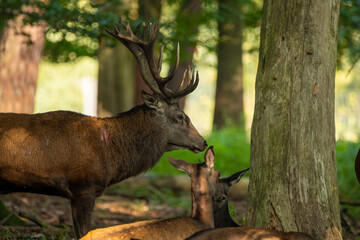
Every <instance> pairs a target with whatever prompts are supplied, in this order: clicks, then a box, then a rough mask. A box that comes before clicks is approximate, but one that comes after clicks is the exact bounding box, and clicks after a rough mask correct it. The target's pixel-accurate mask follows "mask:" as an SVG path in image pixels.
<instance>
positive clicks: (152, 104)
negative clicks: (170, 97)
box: [141, 91, 165, 111]
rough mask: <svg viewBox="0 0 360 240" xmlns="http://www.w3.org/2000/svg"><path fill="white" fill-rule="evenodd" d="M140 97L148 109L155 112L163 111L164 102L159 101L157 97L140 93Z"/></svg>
mask: <svg viewBox="0 0 360 240" xmlns="http://www.w3.org/2000/svg"><path fill="white" fill-rule="evenodd" d="M141 97H142V99H143V101H144V103H145V105H146V106H148V107H149V108H152V109H155V110H157V111H164V104H165V102H164V101H163V100H162V99H160V98H159V97H158V96H156V95H152V94H149V93H146V92H145V91H142V92H141Z"/></svg>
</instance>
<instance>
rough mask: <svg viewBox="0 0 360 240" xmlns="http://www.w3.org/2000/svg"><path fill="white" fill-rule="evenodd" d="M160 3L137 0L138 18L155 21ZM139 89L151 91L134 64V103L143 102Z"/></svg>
mask: <svg viewBox="0 0 360 240" xmlns="http://www.w3.org/2000/svg"><path fill="white" fill-rule="evenodd" d="M161 10H162V4H161V1H160V0H139V11H138V13H139V18H140V19H141V20H142V21H143V22H147V21H157V20H160V17H161ZM141 91H146V92H151V90H150V88H149V87H148V86H147V85H146V84H145V82H144V80H143V79H142V77H141V74H140V69H139V66H138V65H137V64H136V79H135V105H140V104H143V100H142V97H141Z"/></svg>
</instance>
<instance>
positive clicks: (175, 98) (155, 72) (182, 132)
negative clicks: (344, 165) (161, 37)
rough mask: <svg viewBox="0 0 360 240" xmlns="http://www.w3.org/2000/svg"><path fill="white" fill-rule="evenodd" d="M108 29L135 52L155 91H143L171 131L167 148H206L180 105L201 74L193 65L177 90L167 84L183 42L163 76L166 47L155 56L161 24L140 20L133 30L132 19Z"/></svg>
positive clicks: (177, 60)
mask: <svg viewBox="0 0 360 240" xmlns="http://www.w3.org/2000/svg"><path fill="white" fill-rule="evenodd" d="M105 30H106V32H108V33H109V34H110V35H112V36H114V37H115V38H116V39H118V40H119V41H120V42H121V43H123V44H124V45H125V46H126V47H127V48H128V49H129V50H130V51H131V52H132V53H133V54H134V56H135V58H136V60H137V62H138V64H139V68H140V73H141V76H142V78H143V80H144V82H145V83H146V84H147V85H148V86H149V88H150V89H151V90H152V91H153V93H152V94H149V93H146V92H144V91H143V92H142V98H143V101H144V104H145V105H146V106H147V107H149V108H150V109H152V110H153V113H154V114H155V117H156V119H157V120H158V121H159V124H161V126H162V127H163V128H164V129H163V130H164V133H165V132H166V133H168V134H167V138H168V149H167V150H168V151H169V150H175V149H185V148H186V149H189V150H191V151H193V152H196V153H197V152H201V151H204V150H205V149H206V147H207V143H206V141H205V140H204V139H203V137H201V135H200V134H199V133H198V131H197V130H196V129H195V127H194V126H193V125H192V123H191V121H190V119H189V117H188V116H187V115H186V114H185V113H184V112H183V111H182V110H181V109H180V107H179V104H178V103H179V99H180V98H182V97H184V96H186V95H187V94H189V93H191V92H192V91H194V90H195V88H196V87H197V85H198V83H199V74H198V73H197V72H196V78H195V72H194V71H192V73H191V70H190V67H189V68H188V69H187V70H186V71H185V72H184V75H183V79H182V81H181V84H180V85H179V87H178V89H177V90H175V91H172V90H171V89H169V88H167V87H166V84H167V83H168V82H169V81H171V80H172V79H173V78H174V76H175V73H176V71H177V68H178V65H179V44H178V48H177V57H176V63H175V66H174V67H173V70H172V71H171V73H170V74H169V75H168V76H167V77H161V76H160V71H161V67H162V52H163V49H164V46H162V47H161V51H160V54H159V59H158V61H157V62H155V59H154V43H155V39H156V36H157V33H158V32H159V23H150V22H149V23H148V24H144V23H140V24H138V25H137V26H136V27H135V30H134V31H133V30H132V29H131V27H130V23H129V22H127V23H126V24H125V23H124V22H122V21H121V20H120V22H119V24H118V25H117V26H115V29H114V31H110V30H108V29H105Z"/></svg>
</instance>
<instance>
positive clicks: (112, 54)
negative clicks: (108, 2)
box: [97, 0, 136, 116]
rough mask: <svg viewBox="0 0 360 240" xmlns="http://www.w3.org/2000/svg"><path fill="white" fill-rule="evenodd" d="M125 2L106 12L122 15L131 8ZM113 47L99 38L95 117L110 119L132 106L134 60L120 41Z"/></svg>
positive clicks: (133, 100) (129, 3) (133, 101)
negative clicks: (96, 108)
mask: <svg viewBox="0 0 360 240" xmlns="http://www.w3.org/2000/svg"><path fill="white" fill-rule="evenodd" d="M131 4H132V3H131V1H129V0H127V1H125V2H124V3H123V4H122V5H119V6H111V7H109V9H106V11H113V12H115V14H119V13H120V14H121V13H122V12H124V11H125V9H130V8H131V7H132V5H131ZM115 44H116V46H115V47H109V46H106V40H105V37H104V36H102V37H101V39H100V46H99V51H98V58H99V77H98V79H99V82H98V111H97V112H98V115H99V116H111V115H115V114H118V113H120V112H124V111H127V110H130V109H131V108H132V107H133V106H134V103H135V81H134V79H135V74H136V72H135V66H136V65H135V64H136V62H135V59H134V57H133V55H132V54H131V52H130V51H129V50H128V49H127V48H126V47H125V46H124V45H123V44H121V43H120V42H118V41H117V42H116V43H115Z"/></svg>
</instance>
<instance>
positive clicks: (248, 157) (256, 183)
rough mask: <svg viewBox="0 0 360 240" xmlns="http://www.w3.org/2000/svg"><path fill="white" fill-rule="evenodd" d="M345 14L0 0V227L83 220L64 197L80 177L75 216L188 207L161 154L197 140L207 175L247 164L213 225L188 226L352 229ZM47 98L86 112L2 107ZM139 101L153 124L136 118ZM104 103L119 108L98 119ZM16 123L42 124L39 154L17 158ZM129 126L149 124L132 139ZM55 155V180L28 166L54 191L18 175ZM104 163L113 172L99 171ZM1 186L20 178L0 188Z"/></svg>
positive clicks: (102, 221)
mask: <svg viewBox="0 0 360 240" xmlns="http://www.w3.org/2000/svg"><path fill="white" fill-rule="evenodd" d="M324 6H325V7H324ZM359 16H360V5H359V1H356V0H344V1H339V0H328V1H326V2H323V1H319V0H316V1H310V2H308V3H298V4H295V3H292V2H288V1H285V0H284V1H277V2H276V3H275V2H274V1H268V0H264V1H260V0H245V1H240V0H164V1H159V0H149V1H147V0H139V1H130V0H109V1H103V0H82V1H75V0H67V1H65V0H31V1H24V0H16V1H1V3H0V193H2V194H1V195H0V239H76V238H80V237H82V236H84V235H85V234H86V233H87V231H88V229H86V227H87V220H84V221H82V220H75V222H76V223H75V225H76V224H77V225H78V227H75V230H74V222H73V216H77V217H78V218H80V219H81V218H82V217H81V216H83V215H81V214H79V213H78V214H76V213H74V212H76V211H74V209H76V208H75V207H74V206H78V208H77V209H82V208H81V205H87V204H88V202H86V201H85V200H81V201H79V203H77V205H76V204H74V203H73V202H74V201H73V200H72V199H73V196H74V195H76V194H77V193H78V192H80V190H79V189H80V187H79V186H80V185H81V186H90V185H92V186H94V187H93V188H91V189H96V190H94V191H95V192H96V194H95V193H94V194H93V193H91V194H93V196H94V197H93V198H94V199H95V197H96V200H95V205H94V211H93V213H92V215H91V229H99V228H107V227H111V226H116V225H121V224H127V223H134V222H138V221H143V220H154V219H156V220H159V219H167V218H176V217H184V216H192V214H193V213H192V208H193V207H194V202H193V203H192V200H193V201H194V199H192V196H193V195H194V194H192V190H191V188H190V186H191V182H190V178H189V176H190V175H191V174H189V173H188V175H189V176H186V175H185V174H184V173H182V172H181V171H179V170H178V169H176V168H175V167H173V166H172V165H171V164H170V163H169V161H168V157H169V156H171V157H173V158H176V159H182V160H186V161H188V162H190V163H193V164H194V165H196V164H198V163H199V161H204V160H203V159H205V160H206V154H205V149H206V146H213V150H214V153H215V155H216V161H215V167H214V169H216V170H218V171H219V172H220V173H221V178H224V177H229V176H233V175H232V174H234V173H236V172H239V171H241V170H244V169H247V168H249V167H250V170H249V171H248V173H246V174H245V175H244V176H242V178H241V180H239V179H240V178H239V179H237V180H236V183H235V181H233V182H232V183H231V186H230V187H231V190H230V192H229V194H228V195H227V196H225V197H224V199H223V200H224V202H226V203H227V202H228V205H229V206H228V207H227V204H226V209H227V208H228V209H229V210H228V211H226V214H225V216H226V218H225V217H224V216H222V217H219V216H218V215H216V214H215V212H216V211H215V210H214V219H213V218H211V219H212V220H214V223H213V226H212V227H215V228H216V229H217V230H218V229H220V230H219V232H215V231H214V232H211V231H209V232H206V231H205V234H204V235H200V239H216V236H225V235H224V232H222V231H223V230H221V228H220V227H229V226H232V227H235V228H236V230H235V231H234V232H235V233H234V234H235V235H236V236H238V237H239V236H243V237H244V238H239V239H261V236H266V234H270V235H268V236H272V237H274V239H285V237H287V236H286V235H283V232H302V233H306V234H309V235H310V236H311V237H312V238H314V239H351V240H352V239H360V217H359V216H360V183H359V182H358V180H357V178H356V173H355V159H356V156H357V153H358V150H359V148H360V144H359V142H360V141H359V137H360V127H359V126H360V125H359V122H360V120H359V117H360V115H359V113H360V95H359V93H360V79H359V76H360V74H359V73H360V64H359V59H360V41H359V39H360V38H359V36H360V18H359ZM119 20H122V22H121V23H119ZM143 23H144V24H143ZM115 26H117V27H116V28H115ZM157 26H158V29H157ZM132 32H134V34H133V35H132ZM109 33H110V34H109ZM153 36H154V37H156V38H154V39H152V37H153ZM147 42H150V44H148V43H147ZM152 44H153V45H152ZM162 45H163V47H162ZM178 46H179V47H178ZM178 48H179V50H178ZM139 49H140V50H139ZM129 50H130V51H129ZM152 53H154V56H152ZM160 56H161V57H160ZM159 57H160V58H162V60H161V61H159V62H158V58H159ZM177 62H178V64H176V63H177ZM176 66H177V67H176ZM172 73H174V74H172ZM168 76H170V77H168ZM167 79H169V81H168V82H166V81H167ZM197 79H198V80H197ZM144 91H145V93H144ZM159 96H160V97H159ZM138 105H142V107H135V106H138ZM164 106H166V107H164ZM177 106H179V107H177ZM134 107H135V108H134ZM132 108H134V109H132ZM130 109H132V110H131V111H130V112H129V113H126V112H127V111H129V110H130ZM57 110H65V111H73V112H77V113H82V114H84V115H88V116H94V117H96V118H90V117H89V118H88V117H85V118H84V119H83V120H81V122H76V121H75V120H71V121H70V120H69V119H70V118H71V119H75V118H79V119H80V118H81V117H82V115H77V114H72V113H71V114H69V115H66V113H64V115H62V116H64V119H61V120H60V119H59V118H57V117H56V116H55V114H53V115H51V114H52V113H50V114H49V115H46V114H45V115H38V116H43V117H40V118H42V119H47V118H49V119H51V118H52V121H53V123H52V124H50V125H49V128H48V129H45V128H44V126H42V125H45V122H40V123H36V124H35V123H32V122H30V121H29V123H28V122H25V123H24V121H23V120H16V118H15V117H14V118H13V117H12V116H15V115H8V114H9V113H25V114H38V113H45V112H51V111H57ZM137 111H139V112H142V113H141V114H143V115H141V117H136V116H138V115H135V113H136V114H137ZM154 111H155V112H156V114H155V115H156V116H157V117H156V119H157V121H159V120H158V119H160V118H161V119H162V120H161V121H162V122H161V124H160V125H161V126H162V127H157V125H156V124H157V123H156V122H153V120H152V118H146V116H150V115H153V113H154ZM164 112H166V114H163V113H164ZM161 114H162V115H161ZM70 115H71V117H70ZM163 115H166V118H162V116H163ZM47 116H49V117H47ZM111 116H116V117H117V118H119V119H120V118H122V119H126V118H129V119H130V120H128V124H122V123H121V124H117V123H116V124H115V123H111V124H110V121H111V120H112V119H115V118H111ZM130 116H131V117H130ZM134 116H135V117H134ZM169 116H170V117H169ZM171 116H174V117H172V118H171ZM9 119H10V120H9ZM23 119H25V118H23ZM66 119H67V120H66ZM81 119H82V118H81ZM85 119H87V120H86V121H85ZM149 119H150V120H149ZM164 119H165V120H164ZM169 119H170V120H169ZM190 119H191V120H190ZM106 121H108V122H106ZM18 122H19V123H18ZM54 122H56V123H54ZM105 122H106V124H104V125H102V124H103V123H105ZM180 123H181V124H182V126H187V127H186V128H184V127H182V128H180V127H179V124H180ZM72 124H73V125H72ZM143 124H144V125H143ZM176 124H177V125H176ZM70 125H71V126H76V128H70V127H68V128H66V126H70ZM120 125H121V126H122V125H124V126H122V128H121V127H119V126H120ZM64 126H65V127H64ZM143 126H145V127H146V128H145V127H143ZM175 126H177V127H175ZM19 129H20V130H19ZM22 129H25V130H22ZM59 129H60V130H59ZM64 129H68V130H64ZM26 131H28V132H36V134H39V136H40V135H41V134H42V135H41V136H40V137H39V139H42V138H44V139H48V140H46V141H45V143H44V145H41V147H40V148H41V150H39V152H41V153H43V156H48V157H47V158H48V159H54V160H51V161H50V162H52V164H48V165H47V166H45V167H44V166H42V165H41V164H40V165H39V166H38V165H36V164H33V165H32V166H31V167H29V164H25V163H24V162H23V163H22V162H21V160H20V161H19V162H18V160H17V159H18V158H17V156H20V155H21V156H31V155H32V154H33V156H35V154H37V152H38V150H37V149H36V148H35V147H32V146H35V145H31V144H30V143H29V142H30V141H32V142H34V141H36V140H32V139H36V137H34V136H35V135H36V134H35V135H29V137H24V138H23V135H22V134H24V132H25V133H26ZM57 131H59V132H63V135H62V136H65V135H66V137H63V138H62V139H64V141H63V142H62V140H61V139H60V140H58V141H57V143H56V144H59V143H61V144H63V145H59V146H61V150H60V148H59V147H58V148H45V146H47V147H49V146H50V147H51V146H52V145H51V144H52V142H55V141H54V140H52V138H51V136H52V135H51V134H52V133H54V132H57ZM144 135H146V136H149V135H151V136H152V137H153V138H152V139H151V141H150V140H148V142H146V141H145V140H144V141H143V140H142V139H141V137H140V136H144ZM185 135H186V137H185ZM54 136H55V135H54ZM115 136H116V137H118V138H117V139H122V137H123V136H125V138H126V141H125V140H118V141H117V142H116V141H115V140H113V139H114V137H115ZM97 138H99V139H100V140H101V141H100V142H96V141H95V140H94V141H92V140H89V141H87V140H86V141H80V140H79V141H78V142H77V140H76V139H97ZM6 139H12V140H11V141H7V140H6ZM129 139H135V140H129ZM147 139H150V138H147ZM167 139H169V140H167ZM204 139H205V140H206V142H207V143H206V142H204ZM166 141H168V142H167V143H165V142H166ZM12 144H13V145H12ZM56 144H54V145H56ZM101 144H103V145H104V146H105V147H104V148H103V147H101V146H103V145H101ZM113 144H114V145H113ZM116 144H118V145H116ZM162 144H164V145H166V144H167V145H166V147H161V146H162ZM115 145H116V146H120V145H122V146H125V147H124V149H126V150H123V148H120V147H117V148H116V150H113V149H115V148H114V147H113V146H115ZM14 146H16V147H14ZM107 147H108V149H112V150H111V151H112V152H111V151H107V150H106V149H107ZM47 149H50V150H47ZM52 149H56V151H52ZM104 149H105V150H104ZM70 150H71V151H70ZM103 152H105V153H103ZM109 152H111V154H112V155H111V154H109ZM124 152H125V154H124ZM165 152H166V153H165ZM12 153H14V154H12ZM163 153H164V154H163ZM121 154H122V155H121ZM131 154H133V155H131ZM110 155H111V156H117V157H116V159H120V160H119V161H118V162H119V163H116V164H117V165H116V164H115V165H114V164H112V165H109V167H106V169H105V167H103V166H105V165H106V166H107V163H106V164H105V163H104V162H99V159H100V158H101V157H96V158H95V157H94V156H110ZM66 156H73V159H71V158H70V157H68V159H71V160H69V161H68V164H69V166H73V167H75V166H78V165H76V164H79V163H80V162H84V163H85V164H83V167H84V169H87V173H88V174H84V175H86V176H85V177H84V178H83V179H86V180H83V182H81V183H80V181H79V182H77V183H76V184H74V185H71V183H69V182H71V181H72V180H71V179H67V180H63V179H62V178H60V177H59V175H56V174H54V173H55V171H54V172H52V174H50V175H47V176H46V177H44V179H45V178H49V179H51V181H53V182H55V184H58V185H56V189H57V190H56V191H59V192H61V194H59V193H57V194H51V193H49V191H53V190H54V189H52V188H51V187H49V188H48V189H47V188H43V185H41V184H39V183H40V180H34V179H36V178H35V177H34V176H37V175H36V174H37V173H36V171H39V172H41V171H43V172H48V171H50V170H51V169H54V168H55V169H59V168H61V167H63V165H66V164H60V163H61V162H59V164H57V165H56V164H54V162H53V161H55V159H58V160H59V159H65V157H66ZM82 156H88V159H90V160H91V161H90V160H89V161H86V160H85V157H82ZM91 156H92V157H93V158H91ZM160 156H161V158H160ZM44 158H45V157H44ZM159 158H160V160H158V159H159ZM21 159H22V158H21ZM24 159H25V158H24ZM94 159H95V160H94ZM109 159H110V157H109ZM113 159H114V157H113ZM122 159H125V160H122ZM126 159H128V160H126ZM137 159H139V160H137ZM143 159H146V163H144V162H145V161H144V160H143ZM140 160H141V161H144V162H141V161H140ZM157 160H158V161H157ZM359 160H360V158H359ZM31 161H32V160H31ZM31 161H29V162H31ZM136 161H138V162H136ZM120 163H125V164H120ZM155 163H156V164H155ZM16 164H17V165H16ZM359 164H360V163H359ZM15 165H16V166H18V167H17V168H16V169H15V170H14V169H12V167H11V166H15ZM118 165H119V166H118ZM200 165H201V164H200ZM54 166H56V167H54ZM100 166H101V167H100ZM358 166H360V165H358ZM118 167H119V168H118ZM102 168H104V170H99V169H102ZM9 169H11V171H10V170H9ZM31 169H35V170H31ZM49 169H50V170H49ZM109 169H119V170H118V171H119V172H121V174H118V173H117V175H116V177H112V174H113V172H115V170H114V171H110V170H109ZM359 169H360V168H359ZM180 170H182V169H180ZM31 171H33V172H31ZM51 171H52V170H51ZM182 171H183V170H182ZM29 172H30V174H29ZM74 172H75V170H74ZM79 172H80V173H79ZM79 172H78V173H76V174H74V179H75V178H77V177H78V176H82V175H81V174H82V172H81V171H80V170H79ZM358 174H359V175H360V173H358ZM40 175H41V176H43V175H42V173H41V174H40ZM97 175H99V176H97ZM79 178H80V177H79ZM110 178H111V179H110ZM53 179H55V180H53ZM59 179H60V180H59ZM98 179H101V180H102V179H106V181H107V182H106V183H100V180H98ZM107 179H110V180H107ZM358 179H360V176H358ZM228 180H229V179H228ZM230 180H231V179H230ZM11 181H13V182H11ZM31 181H33V183H34V185H33V186H32V187H33V189H36V191H35V192H40V193H44V194H49V195H60V196H65V195H66V197H67V198H69V199H70V201H69V199H66V198H63V197H59V196H48V195H42V194H35V193H31V192H34V190H23V189H25V188H26V187H29V186H30V185H31V184H32V182H31ZM36 181H38V182H36ZM74 181H76V180H74ZM104 182H105V180H104ZM15 183H16V184H18V185H16V184H15ZM20 183H21V184H20ZM28 183H29V184H30V185H26V184H28ZM113 183H116V184H113ZM68 184H69V185H68ZM208 184H209V186H210V187H211V186H214V185H211V181H210V182H209V183H208ZM15 185H16V189H17V190H16V191H20V192H17V193H8V192H11V191H9V190H8V189H9V188H11V187H14V186H15ZM75 185H76V187H72V186H75ZM103 185H104V186H103ZM105 185H106V186H105ZM110 185H111V186H110ZM59 186H60V187H59ZM63 186H66V188H62V187H63ZM99 186H101V187H99ZM107 186H110V187H107ZM215 186H216V187H218V186H217V185H215ZM230 187H229V188H230ZM60 188H61V189H62V190H61V191H60V190H58V189H60ZM84 188H85V187H84ZM100 188H101V191H100V190H99V189H100ZM105 188H106V189H105ZM19 189H20V190H19ZM38 189H41V190H38ZM63 189H66V190H63ZM228 190H229V189H227V191H228ZM22 191H28V192H30V193H23V192H22ZM102 191H104V192H103V193H102ZM219 191H220V190H219V189H218V191H215V192H211V193H210V191H209V192H208V194H218V192H219ZM227 191H226V193H227ZM98 192H99V194H98ZM100 192H101V193H102V194H101V193H100ZM3 193H6V194H3ZM7 193H8V194H7ZM67 194H69V196H70V197H69V196H68V195H67ZM89 194H90V193H89ZM79 195H80V194H79ZM195 195H196V194H195ZM225 195H226V194H225ZM212 198H213V199H214V195H212ZM94 199H92V200H94ZM213 201H214V202H213V205H214V206H216V201H215V200H213ZM214 206H213V207H214ZM72 208H73V210H72ZM84 211H85V210H84ZM78 212H81V211H80V210H78ZM210 212H212V211H210ZM228 214H230V216H231V219H232V220H231V221H230V220H229V217H228ZM217 219H218V221H217ZM219 219H220V220H219ZM160 221H161V220H160ZM227 221H230V222H227ZM219 222H222V223H223V225H219ZM225 223H227V224H225ZM234 224H235V225H234ZM149 226H150V227H151V224H150V225H149ZM210 226H211V224H210ZM238 226H243V227H249V228H239V227H238ZM254 227H256V228H254ZM206 228H208V227H204V228H203V229H206ZM253 228H254V229H255V230H253ZM260 228H261V229H266V230H261V229H260ZM84 229H85V230H84ZM239 229H240V230H239ZM244 229H248V230H246V234H244V235H241V234H243V233H239V232H236V231H238V230H239V231H245V230H244ZM275 230H277V231H280V232H277V231H275ZM74 231H75V232H74ZM100 231H101V230H100ZM105 231H106V230H105ZM118 231H119V232H120V230H118ZM122 231H123V230H122ZM180 231H181V229H180ZM183 231H185V230H184V229H183ZM272 231H274V232H272ZM120 233H123V235H124V234H125V231H123V232H120ZM229 233H232V232H230V231H229ZM94 234H95V233H94ZM104 234H105V233H104ZM217 234H219V235H217ZM261 234H263V235H261ZM271 234H272V235H271ZM119 235H121V234H119ZM250 235H251V236H253V238H251V237H250ZM87 236H88V235H87ZM94 236H95V235H94ZM189 236H190V235H189ZM275 236H276V237H278V236H280V237H278V238H275ZM201 237H202V238H201ZM211 237H212V238H211ZM229 237H230V236H229ZM305 237H307V236H305ZM88 239H91V238H90V237H88ZM94 239H95V238H94ZM190 239H197V238H196V236H194V238H190ZM286 239H287V238H286ZM290 239H292V238H291V236H290ZM294 239H303V238H300V237H298V238H296V237H294ZM305 239H307V238H305Z"/></svg>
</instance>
